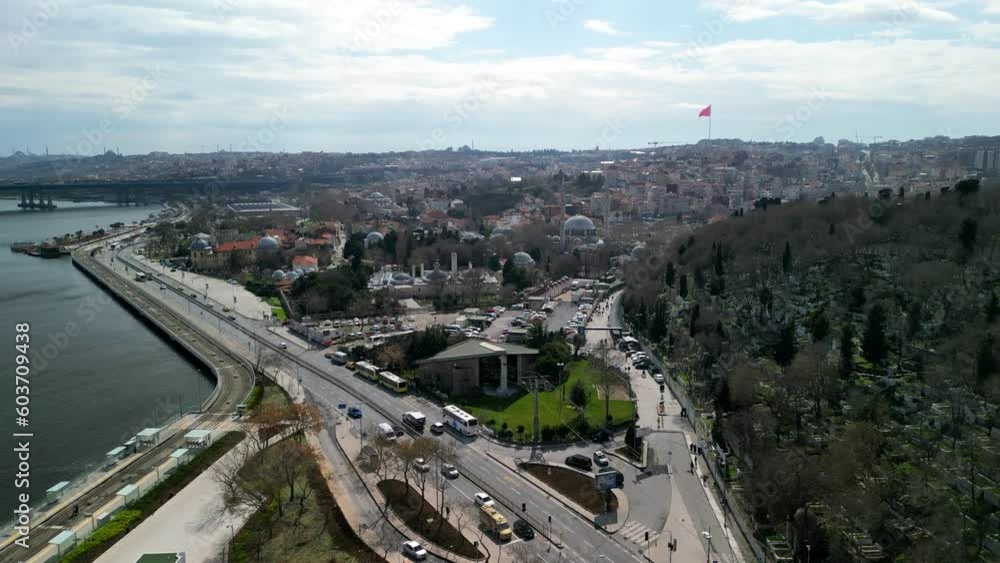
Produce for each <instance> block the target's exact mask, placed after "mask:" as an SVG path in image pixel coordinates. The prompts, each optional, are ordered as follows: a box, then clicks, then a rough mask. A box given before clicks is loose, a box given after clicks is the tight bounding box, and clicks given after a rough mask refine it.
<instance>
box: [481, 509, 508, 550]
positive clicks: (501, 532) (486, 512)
mask: <svg viewBox="0 0 1000 563" xmlns="http://www.w3.org/2000/svg"><path fill="white" fill-rule="evenodd" d="M479 522H480V523H482V524H483V526H485V527H486V531H487V532H488V533H490V534H493V535H494V536H495V537H496V538H497V539H499V540H500V541H502V542H504V541H510V537H511V529H510V524H509V523H507V519H506V518H504V516H503V514H500V513H499V512H497V510H496V509H495V508H493V506H492V505H488V504H487V505H483V506H480V507H479Z"/></svg>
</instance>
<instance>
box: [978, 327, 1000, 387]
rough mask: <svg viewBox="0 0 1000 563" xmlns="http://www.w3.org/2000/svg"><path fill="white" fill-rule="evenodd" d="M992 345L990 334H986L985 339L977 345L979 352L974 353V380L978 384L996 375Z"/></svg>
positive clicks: (991, 334)
mask: <svg viewBox="0 0 1000 563" xmlns="http://www.w3.org/2000/svg"><path fill="white" fill-rule="evenodd" d="M993 344H994V340H993V333H992V332H987V333H986V337H985V338H983V341H982V342H980V343H979V351H978V352H977V353H976V379H977V380H978V381H979V382H980V383H982V382H983V381H985V380H986V379H987V378H988V377H989V376H991V375H993V374H994V373H996V370H997V363H996V359H995V358H994V357H993Z"/></svg>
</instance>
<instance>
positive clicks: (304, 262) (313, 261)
mask: <svg viewBox="0 0 1000 563" xmlns="http://www.w3.org/2000/svg"><path fill="white" fill-rule="evenodd" d="M318 265H319V259H318V258H316V257H315V256H296V257H295V258H292V267H293V268H300V267H302V266H318Z"/></svg>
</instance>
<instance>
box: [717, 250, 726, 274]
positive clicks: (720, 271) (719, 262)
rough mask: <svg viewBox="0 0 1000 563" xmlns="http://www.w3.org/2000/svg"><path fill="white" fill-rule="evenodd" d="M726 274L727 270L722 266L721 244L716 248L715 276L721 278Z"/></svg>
mask: <svg viewBox="0 0 1000 563" xmlns="http://www.w3.org/2000/svg"><path fill="white" fill-rule="evenodd" d="M724 274H725V270H724V268H723V264H722V243H721V242H720V243H719V244H718V245H717V246H716V247H715V275H717V276H721V275H724Z"/></svg>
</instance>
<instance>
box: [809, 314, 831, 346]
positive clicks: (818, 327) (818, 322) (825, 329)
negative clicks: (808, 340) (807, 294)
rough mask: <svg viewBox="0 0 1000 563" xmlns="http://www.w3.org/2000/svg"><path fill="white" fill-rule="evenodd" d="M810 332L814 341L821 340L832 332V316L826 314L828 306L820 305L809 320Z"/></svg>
mask: <svg viewBox="0 0 1000 563" xmlns="http://www.w3.org/2000/svg"><path fill="white" fill-rule="evenodd" d="M809 332H810V334H812V337H813V341H814V342H819V341H820V340H823V339H824V338H826V337H827V335H828V334H830V317H829V316H828V315H827V314H826V307H820V308H819V310H818V311H816V312H815V313H814V314H813V316H812V318H811V319H810V322H809Z"/></svg>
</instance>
